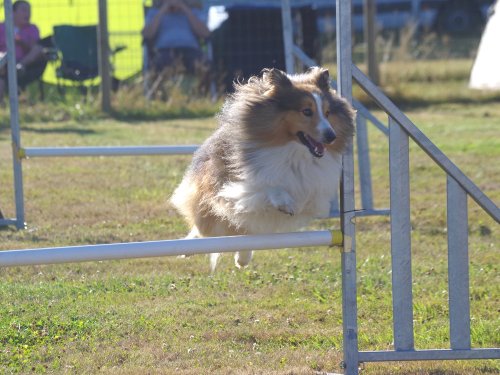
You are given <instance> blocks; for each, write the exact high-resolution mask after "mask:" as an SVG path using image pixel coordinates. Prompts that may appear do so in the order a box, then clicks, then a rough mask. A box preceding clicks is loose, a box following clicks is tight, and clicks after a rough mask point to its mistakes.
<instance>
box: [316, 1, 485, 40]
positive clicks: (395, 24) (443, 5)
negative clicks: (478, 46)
mask: <svg viewBox="0 0 500 375" xmlns="http://www.w3.org/2000/svg"><path fill="white" fill-rule="evenodd" d="M329 3H330V4H328V2H326V1H321V0H320V1H318V2H317V4H316V6H317V14H318V27H319V29H320V31H321V32H335V30H334V28H335V2H334V1H332V2H329ZM493 3H494V0H406V1H402V0H375V4H376V13H377V16H376V22H377V27H378V29H379V30H398V29H402V28H404V27H405V26H407V25H408V24H409V23H410V22H416V24H417V25H418V26H419V28H420V29H421V30H422V31H434V32H439V33H446V34H452V35H465V34H470V33H476V32H480V31H481V30H482V28H483V27H484V24H485V22H486V19H487V14H488V9H489V7H490V6H491V5H492V4H493ZM352 6H353V20H352V25H353V29H354V31H356V32H361V31H362V30H363V0H352ZM332 29H333V30H332Z"/></svg>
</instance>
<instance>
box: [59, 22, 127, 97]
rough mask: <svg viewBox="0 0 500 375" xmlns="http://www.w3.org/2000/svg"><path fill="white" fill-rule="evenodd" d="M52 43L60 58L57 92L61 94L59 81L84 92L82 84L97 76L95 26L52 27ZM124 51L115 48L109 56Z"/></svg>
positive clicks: (121, 47)
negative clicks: (76, 84)
mask: <svg viewBox="0 0 500 375" xmlns="http://www.w3.org/2000/svg"><path fill="white" fill-rule="evenodd" d="M54 43H55V45H56V48H57V49H58V51H59V53H60V57H61V59H60V65H59V67H58V68H57V69H56V76H57V79H58V84H57V86H58V88H59V91H60V92H61V93H63V89H62V84H61V81H62V80H68V81H72V82H74V83H78V85H79V87H80V88H81V89H82V92H86V87H85V86H84V82H86V81H89V80H90V81H91V80H94V79H96V78H97V77H98V76H99V65H98V60H97V26H95V25H91V26H73V25H57V26H54ZM124 49H125V46H117V47H116V48H115V49H113V50H111V56H114V54H116V53H117V52H119V51H122V50H124Z"/></svg>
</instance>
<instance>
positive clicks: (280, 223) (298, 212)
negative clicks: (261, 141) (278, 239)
mask: <svg viewBox="0 0 500 375" xmlns="http://www.w3.org/2000/svg"><path fill="white" fill-rule="evenodd" d="M340 172H341V158H340V155H339V156H337V157H334V156H332V155H330V154H329V153H326V154H325V155H324V156H323V157H322V158H315V157H314V156H312V155H311V154H310V153H309V151H308V150H307V148H306V147H304V146H303V145H301V144H299V143H297V142H291V143H288V144H287V145H285V146H280V147H273V148H268V149H262V150H260V151H258V152H255V153H254V154H253V155H252V158H251V162H250V163H248V164H247V165H245V166H243V168H242V173H241V176H240V178H241V180H240V181H238V182H231V183H228V184H226V185H225V186H224V188H223V189H222V190H221V191H220V192H219V194H218V196H219V197H221V198H223V201H224V204H223V205H221V206H220V207H219V209H216V211H217V214H218V215H222V216H224V217H225V218H226V219H227V220H229V221H230V222H231V223H232V224H233V225H235V226H237V227H239V228H242V229H245V231H246V232H248V233H268V232H280V231H292V230H297V229H299V228H300V227H302V226H304V225H307V223H308V222H309V221H310V220H312V219H314V218H316V217H325V216H326V215H328V212H329V209H330V202H331V201H332V200H333V199H334V197H335V196H336V194H337V190H338V185H339V179H340ZM270 192H273V193H272V194H271V195H273V194H275V193H276V192H278V195H280V196H286V197H287V199H288V200H289V201H290V202H289V203H290V205H291V206H292V207H293V210H291V211H293V215H292V214H291V212H289V213H288V214H287V213H284V212H281V211H280V210H278V209H277V208H276V205H274V206H273V203H272V197H271V196H270Z"/></svg>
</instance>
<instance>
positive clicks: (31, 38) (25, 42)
mask: <svg viewBox="0 0 500 375" xmlns="http://www.w3.org/2000/svg"><path fill="white" fill-rule="evenodd" d="M39 40H40V31H39V30H38V27H36V25H34V24H32V25H30V26H29V29H28V30H27V31H25V34H24V35H23V34H16V35H15V43H16V44H17V45H19V46H21V48H22V49H23V50H24V51H25V53H29V52H30V51H31V49H32V48H33V47H34V46H35V45H36V43H37V42H38V41H39Z"/></svg>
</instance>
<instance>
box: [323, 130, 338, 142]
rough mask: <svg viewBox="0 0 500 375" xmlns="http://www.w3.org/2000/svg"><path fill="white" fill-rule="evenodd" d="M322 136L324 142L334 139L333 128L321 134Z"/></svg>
mask: <svg viewBox="0 0 500 375" xmlns="http://www.w3.org/2000/svg"><path fill="white" fill-rule="evenodd" d="M323 138H324V140H325V143H327V144H330V143H332V142H333V141H334V140H335V138H337V136H336V135H335V132H334V131H333V130H330V131H328V132H325V133H324V134H323Z"/></svg>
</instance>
